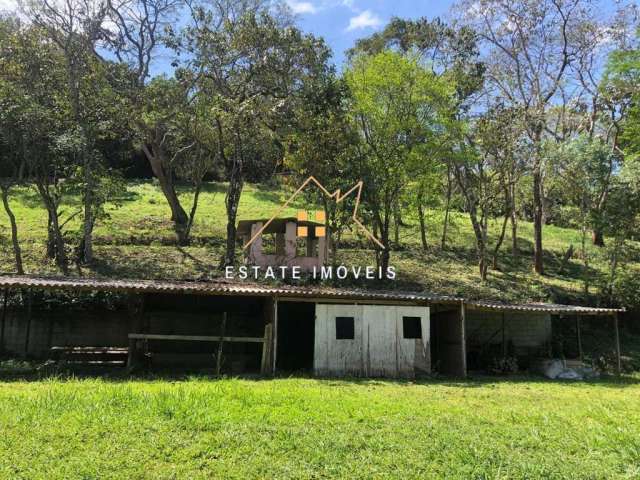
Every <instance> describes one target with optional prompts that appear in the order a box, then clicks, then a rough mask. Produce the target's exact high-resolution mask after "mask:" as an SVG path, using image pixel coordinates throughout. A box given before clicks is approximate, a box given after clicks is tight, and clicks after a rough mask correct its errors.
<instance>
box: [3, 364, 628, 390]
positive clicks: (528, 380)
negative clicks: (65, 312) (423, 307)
mask: <svg viewBox="0 0 640 480" xmlns="http://www.w3.org/2000/svg"><path fill="white" fill-rule="evenodd" d="M83 379H84V380H101V381H104V382H110V383H124V382H130V381H134V382H136V381H139V382H189V381H193V380H197V381H212V382H217V381H220V380H229V379H239V380H244V381H251V382H272V383H277V382H278V381H282V380H313V381H316V382H319V383H322V384H325V385H327V386H345V385H355V386H358V385H362V386H384V385H395V386H407V387H409V386H416V385H418V386H426V387H428V386H444V387H452V388H481V387H487V386H492V385H494V386H497V385H505V384H507V385H509V384H512V385H524V384H527V385H534V386H542V385H556V386H560V387H562V388H572V387H575V386H585V385H588V386H598V387H605V388H614V389H623V388H628V387H636V386H638V385H640V377H639V376H638V375H637V374H636V375H622V376H619V377H618V376H615V375H603V376H602V377H600V378H597V379H592V380H584V381H576V380H565V381H560V380H550V379H547V378H544V377H541V376H536V375H527V374H522V375H514V376H492V375H482V374H479V375H472V376H470V377H468V378H459V377H447V376H433V377H428V378H423V379H417V380H408V379H393V378H359V377H316V376H314V375H313V374H312V373H311V372H310V371H299V372H294V373H288V374H287V373H279V374H277V375H276V376H275V377H272V376H263V375H260V374H259V373H257V372H253V373H245V374H239V375H227V374H223V375H222V376H217V375H215V373H214V372H213V370H212V369H199V370H183V369H172V370H156V369H150V370H144V371H139V372H135V373H129V372H128V371H127V370H126V369H125V368H122V367H121V368H117V367H108V368H104V367H97V368H89V369H86V368H85V369H73V370H71V369H66V370H64V371H56V370H52V369H50V368H49V369H48V368H47V367H46V366H45V367H42V366H41V367H39V368H34V369H32V370H29V371H26V370H22V371H13V372H12V371H8V370H0V383H24V382H32V383H37V382H43V381H61V382H64V381H68V380H83Z"/></svg>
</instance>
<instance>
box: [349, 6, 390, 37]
mask: <svg viewBox="0 0 640 480" xmlns="http://www.w3.org/2000/svg"><path fill="white" fill-rule="evenodd" d="M380 25H382V19H381V18H380V17H379V16H378V15H376V14H375V13H372V12H371V10H365V11H364V12H362V13H361V14H359V15H356V16H355V17H351V18H350V19H349V26H348V27H347V32H351V31H353V30H360V29H363V28H376V27H379V26H380Z"/></svg>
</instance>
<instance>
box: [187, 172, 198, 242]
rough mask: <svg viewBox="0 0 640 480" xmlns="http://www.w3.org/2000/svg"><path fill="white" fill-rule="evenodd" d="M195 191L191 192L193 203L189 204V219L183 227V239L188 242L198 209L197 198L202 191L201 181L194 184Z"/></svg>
mask: <svg viewBox="0 0 640 480" xmlns="http://www.w3.org/2000/svg"><path fill="white" fill-rule="evenodd" d="M195 187H196V188H195V192H194V193H193V205H191V212H190V213H189V221H188V222H187V227H186V228H185V232H184V233H185V241H186V242H187V243H189V242H190V241H191V228H192V227H193V222H194V220H195V218H196V212H197V211H198V200H199V199H200V192H201V191H202V182H198V183H197V184H196V186H195Z"/></svg>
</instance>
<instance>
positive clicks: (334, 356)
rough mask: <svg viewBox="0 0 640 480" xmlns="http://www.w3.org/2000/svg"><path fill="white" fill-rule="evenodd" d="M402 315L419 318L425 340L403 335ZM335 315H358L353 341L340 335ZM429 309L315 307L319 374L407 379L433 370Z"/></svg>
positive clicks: (355, 317)
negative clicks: (339, 337) (337, 333)
mask: <svg viewBox="0 0 640 480" xmlns="http://www.w3.org/2000/svg"><path fill="white" fill-rule="evenodd" d="M403 316H412V317H420V318H421V327H422V338H420V339H405V338H404V335H403V320H402V317H403ZM336 317H354V319H355V321H354V338H353V340H337V339H336V326H335V318H336ZM429 323H430V322H429V309H428V308H427V307H404V306H388V305H348V304H346V305H345V304H343V305H327V304H317V305H316V336H315V348H314V372H315V374H316V375H320V376H327V375H331V376H332V375H336V376H344V375H354V376H367V377H407V378H413V377H415V376H416V375H419V374H420V373H429V372H430V370H431V359H430V352H429Z"/></svg>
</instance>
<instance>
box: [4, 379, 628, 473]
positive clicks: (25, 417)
mask: <svg viewBox="0 0 640 480" xmlns="http://www.w3.org/2000/svg"><path fill="white" fill-rule="evenodd" d="M0 431H1V432H2V434H1V435H0V477H2V478H7V479H16V478H29V479H36V478H42V479H56V478H64V479H74V478H82V479H90V478H127V479H136V478H153V479H156V478H185V479H192V478H203V479H204V478H207V479H208V478H241V479H246V478H296V479H297V478H328V477H333V478H465V479H466V478H592V479H605V478H606V479H613V478H628V479H635V478H639V477H640V378H638V377H627V378H626V379H623V380H600V381H598V382H595V383H591V384H588V383H565V384H561V383H555V382H546V381H539V380H535V379H533V380H532V379H521V380H518V379H515V380H514V379H506V380H505V379H500V380H498V381H494V380H491V379H485V380H478V381H473V380H470V381H468V382H448V381H444V380H441V381H433V382H429V383H411V382H389V381H374V380H370V381H364V380H363V381H349V380H344V381H338V380H311V379H276V380H263V381H258V380H255V381H254V380H239V379H225V380H212V379H206V378H191V379H187V380H182V381H168V380H166V379H165V380H128V381H110V380H106V379H102V380H101V379H89V380H36V381H5V382H4V383H0Z"/></svg>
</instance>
